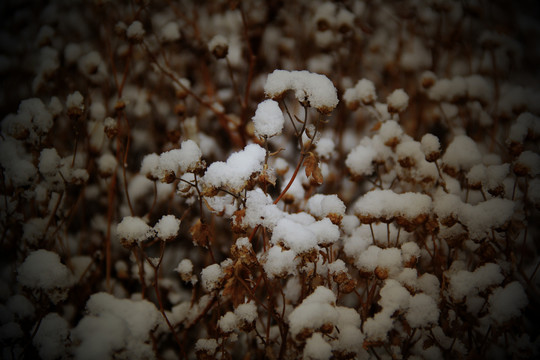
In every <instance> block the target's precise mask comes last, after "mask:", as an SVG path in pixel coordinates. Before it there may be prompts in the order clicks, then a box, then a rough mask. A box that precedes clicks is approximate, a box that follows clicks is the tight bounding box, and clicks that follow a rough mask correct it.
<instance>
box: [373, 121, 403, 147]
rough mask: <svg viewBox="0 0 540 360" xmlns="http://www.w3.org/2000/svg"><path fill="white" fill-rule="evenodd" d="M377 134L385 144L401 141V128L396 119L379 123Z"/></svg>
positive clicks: (390, 144)
mask: <svg viewBox="0 0 540 360" xmlns="http://www.w3.org/2000/svg"><path fill="white" fill-rule="evenodd" d="M379 136H380V137H381V141H382V142H383V143H384V144H385V145H387V146H392V145H394V144H397V143H399V142H400V141H401V137H402V136H403V129H402V128H401V126H400V125H399V124H398V123H397V121H394V120H388V121H385V122H384V123H383V124H382V125H381V128H380V129H379Z"/></svg>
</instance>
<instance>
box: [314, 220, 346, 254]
mask: <svg viewBox="0 0 540 360" xmlns="http://www.w3.org/2000/svg"><path fill="white" fill-rule="evenodd" d="M309 230H310V231H311V232H313V233H314V234H315V237H316V239H317V244H319V245H320V246H325V247H326V246H330V245H332V244H333V243H335V242H336V241H337V240H338V239H339V227H338V226H337V225H335V224H333V223H332V221H330V219H329V218H324V219H322V220H319V221H316V222H314V223H313V224H311V225H309Z"/></svg>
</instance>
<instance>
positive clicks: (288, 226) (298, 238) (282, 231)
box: [271, 218, 318, 255]
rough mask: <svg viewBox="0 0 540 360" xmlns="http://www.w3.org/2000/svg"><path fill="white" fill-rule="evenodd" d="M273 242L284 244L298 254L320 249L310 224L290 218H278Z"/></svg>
mask: <svg viewBox="0 0 540 360" xmlns="http://www.w3.org/2000/svg"><path fill="white" fill-rule="evenodd" d="M271 242H272V243H273V244H279V243H280V242H283V244H284V245H285V246H286V247H287V248H288V249H290V250H292V251H293V252H294V253H296V254H298V255H299V254H303V253H307V252H309V251H311V250H316V249H318V246H317V237H316V234H315V233H314V232H313V231H311V230H310V228H309V227H308V226H305V225H303V224H301V223H298V222H296V221H294V220H291V219H289V218H283V219H280V220H278V222H277V224H276V226H275V228H274V231H273V233H272V238H271Z"/></svg>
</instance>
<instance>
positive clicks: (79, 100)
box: [66, 91, 84, 111]
mask: <svg viewBox="0 0 540 360" xmlns="http://www.w3.org/2000/svg"><path fill="white" fill-rule="evenodd" d="M66 107H67V108H68V109H73V110H79V111H82V110H84V97H83V96H82V95H81V93H80V92H78V91H75V92H73V93H71V94H69V95H68V96H67V99H66Z"/></svg>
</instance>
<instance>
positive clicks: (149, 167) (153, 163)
mask: <svg viewBox="0 0 540 360" xmlns="http://www.w3.org/2000/svg"><path fill="white" fill-rule="evenodd" d="M159 159H160V157H159V155H158V154H156V153H151V154H147V155H145V156H144V158H143V160H142V163H141V170H140V172H141V174H143V175H145V176H146V177H147V178H149V179H152V180H154V179H155V180H157V179H159V177H160V173H159Z"/></svg>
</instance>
